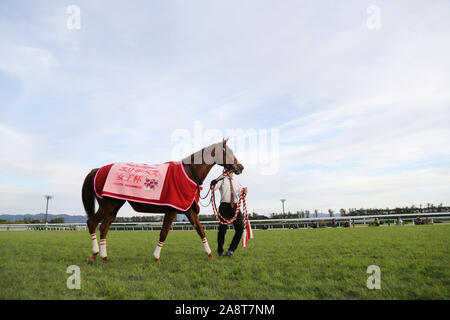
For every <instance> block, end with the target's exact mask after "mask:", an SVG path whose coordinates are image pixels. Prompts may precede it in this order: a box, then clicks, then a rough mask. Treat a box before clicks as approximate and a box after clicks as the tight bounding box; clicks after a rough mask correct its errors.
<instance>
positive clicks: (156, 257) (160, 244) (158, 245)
mask: <svg viewBox="0 0 450 320" xmlns="http://www.w3.org/2000/svg"><path fill="white" fill-rule="evenodd" d="M163 246H164V242H161V241H158V244H157V245H156V248H155V251H153V256H154V257H155V259H159V256H160V255H161V249H162V247H163Z"/></svg>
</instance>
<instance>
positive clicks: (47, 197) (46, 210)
mask: <svg viewBox="0 0 450 320" xmlns="http://www.w3.org/2000/svg"><path fill="white" fill-rule="evenodd" d="M44 197H45V198H46V199H47V206H46V207H45V221H44V223H45V224H47V214H48V201H49V200H50V199H51V198H53V196H49V195H46V196H44Z"/></svg>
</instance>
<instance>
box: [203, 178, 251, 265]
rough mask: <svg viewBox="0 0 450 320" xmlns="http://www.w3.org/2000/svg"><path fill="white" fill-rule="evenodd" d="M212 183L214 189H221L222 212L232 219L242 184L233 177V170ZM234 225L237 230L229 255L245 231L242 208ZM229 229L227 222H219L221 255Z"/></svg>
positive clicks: (224, 215)
mask: <svg viewBox="0 0 450 320" xmlns="http://www.w3.org/2000/svg"><path fill="white" fill-rule="evenodd" d="M211 185H214V191H215V190H219V191H220V206H219V212H220V214H221V215H222V217H224V218H225V219H227V220H230V219H232V218H233V217H234V214H235V212H236V207H237V202H238V201H239V195H240V193H241V188H242V187H241V184H240V183H239V181H237V180H236V179H234V178H233V173H232V172H227V173H226V175H225V176H222V177H221V178H219V179H217V180H213V181H211ZM244 193H245V194H247V188H245V189H244ZM233 226H234V230H235V233H234V237H233V240H232V241H231V244H230V247H229V249H228V251H227V252H226V255H227V256H229V257H232V256H233V255H234V251H236V249H237V247H238V245H239V241H241V237H242V232H243V231H244V218H243V216H242V212H241V211H240V210H239V213H238V216H237V218H236V220H235V221H234V222H233ZM227 229H228V225H227V224H219V234H218V235H217V244H218V247H217V252H218V253H219V256H223V254H224V253H223V244H224V242H225V233H226V232H227Z"/></svg>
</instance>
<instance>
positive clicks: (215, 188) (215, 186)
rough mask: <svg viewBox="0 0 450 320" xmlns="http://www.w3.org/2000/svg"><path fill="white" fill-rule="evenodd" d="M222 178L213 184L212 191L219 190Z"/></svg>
mask: <svg viewBox="0 0 450 320" xmlns="http://www.w3.org/2000/svg"><path fill="white" fill-rule="evenodd" d="M222 184H223V179H220V180H219V181H218V182H217V183H216V184H215V185H214V191H216V190H219V189H220V188H221V187H222Z"/></svg>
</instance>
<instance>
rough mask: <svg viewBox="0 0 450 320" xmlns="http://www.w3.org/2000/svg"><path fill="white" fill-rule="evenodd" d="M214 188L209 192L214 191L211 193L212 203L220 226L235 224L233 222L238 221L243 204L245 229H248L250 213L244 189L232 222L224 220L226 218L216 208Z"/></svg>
mask: <svg viewBox="0 0 450 320" xmlns="http://www.w3.org/2000/svg"><path fill="white" fill-rule="evenodd" d="M213 188H214V186H212V187H211V188H210V189H209V190H210V191H211V190H212V192H211V203H212V208H213V211H214V215H215V216H216V219H217V221H218V222H219V223H220V224H226V225H228V224H230V223H233V222H234V221H235V220H236V219H237V217H238V213H239V210H240V208H241V203H242V215H243V216H244V229H246V228H247V224H248V213H247V203H246V201H245V197H246V195H245V193H244V189H242V190H241V194H240V195H239V201H238V203H237V207H236V211H235V213H234V216H233V218H231V219H230V220H228V219H226V218H224V217H223V216H222V215H221V214H220V212H219V210H217V206H216V198H215V196H214V190H213Z"/></svg>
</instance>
